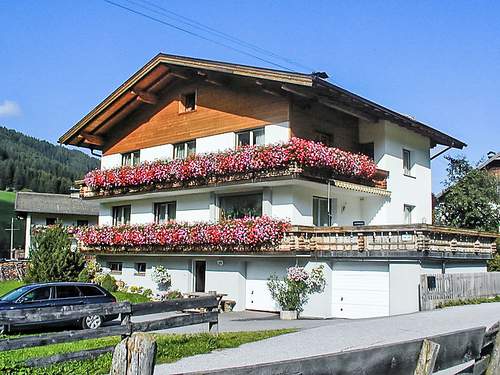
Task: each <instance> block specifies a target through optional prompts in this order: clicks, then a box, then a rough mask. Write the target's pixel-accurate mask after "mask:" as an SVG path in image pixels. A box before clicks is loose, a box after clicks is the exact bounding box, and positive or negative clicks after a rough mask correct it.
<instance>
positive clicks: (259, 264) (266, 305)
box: [246, 259, 287, 311]
mask: <svg viewBox="0 0 500 375" xmlns="http://www.w3.org/2000/svg"><path fill="white" fill-rule="evenodd" d="M286 269H287V265H286V263H285V262H283V261H282V260H281V261H279V260H278V261H275V260H273V259H266V260H256V261H248V262H247V269H246V275H247V277H246V309H247V310H260V311H279V306H278V305H277V304H276V302H274V300H273V299H272V298H271V293H270V292H269V289H268V288H267V280H268V278H269V276H271V275H272V274H273V273H274V274H276V275H278V276H279V277H281V276H283V275H284V274H285V273H286Z"/></svg>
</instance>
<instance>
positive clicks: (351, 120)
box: [290, 103, 359, 152]
mask: <svg viewBox="0 0 500 375" xmlns="http://www.w3.org/2000/svg"><path fill="white" fill-rule="evenodd" d="M290 128H291V131H292V136H294V137H300V138H306V139H312V140H319V136H320V133H323V134H329V135H331V136H333V144H332V146H335V147H338V148H342V149H344V150H347V151H353V152H358V151H359V145H358V142H359V126H358V119H357V118H356V117H353V116H350V115H348V114H345V113H342V112H339V111H335V110H333V109H330V108H326V107H324V106H322V105H320V104H317V103H312V104H310V105H307V106H301V105H298V104H296V103H292V105H291V106H290Z"/></svg>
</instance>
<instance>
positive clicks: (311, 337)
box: [155, 303, 500, 374]
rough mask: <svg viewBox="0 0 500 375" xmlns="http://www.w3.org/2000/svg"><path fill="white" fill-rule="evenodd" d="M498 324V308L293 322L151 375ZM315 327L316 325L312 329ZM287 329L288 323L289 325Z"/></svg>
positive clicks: (247, 326)
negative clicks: (285, 331) (266, 336)
mask: <svg viewBox="0 0 500 375" xmlns="http://www.w3.org/2000/svg"><path fill="white" fill-rule="evenodd" d="M498 320H500V303H486V304H482V305H470V306H460V307H452V308H447V309H442V310H437V311H431V312H420V313H415V314H408V315H399V316H393V317H386V318H373V319H362V320H340V319H339V320H307V321H298V322H296V323H295V324H296V326H297V327H301V330H300V331H299V332H296V333H291V334H287V335H282V336H278V337H273V338H270V339H267V340H263V341H258V342H253V343H249V344H245V345H242V346H240V347H238V348H234V349H227V350H222V351H217V352H213V353H209V354H203V355H197V356H193V357H189V358H184V359H181V360H180V361H177V362H175V363H170V364H163V365H158V366H156V368H155V374H176V373H186V372H194V371H204V370H212V369H220V368H230V367H239V366H246V365H252V364H256V363H267V362H273V361H280V360H287V359H293V358H303V357H309V356H313V355H321V354H328V353H335V352H339V351H344V350H350V349H357V348H364V347H370V346H374V345H380V344H387V343H394V342H398V341H404V340H410V339H416V338H422V337H427V336H433V335H437V334H442V333H446V332H451V331H456V330H460V329H467V328H473V327H479V326H486V327H490V326H491V325H493V324H494V323H495V322H496V321H498ZM279 322H280V321H279V320H277V321H276V322H275V323H276V325H275V326H273V327H271V326H272V324H270V323H266V325H267V324H269V327H268V328H264V329H270V328H281V327H282V326H280V323H279ZM304 322H308V323H304ZM231 324H232V323H231ZM287 324H288V322H287ZM315 324H317V325H319V326H314V325H315ZM292 325H293V323H292V324H291V325H290V326H292ZM308 325H310V326H308ZM235 326H236V324H235ZM254 326H255V327H257V326H260V323H256V324H254V323H253V322H252V321H251V320H250V321H246V322H245V324H243V325H242V328H243V329H244V330H251V329H252V328H253V327H254ZM205 329H206V328H205ZM259 329H261V328H259Z"/></svg>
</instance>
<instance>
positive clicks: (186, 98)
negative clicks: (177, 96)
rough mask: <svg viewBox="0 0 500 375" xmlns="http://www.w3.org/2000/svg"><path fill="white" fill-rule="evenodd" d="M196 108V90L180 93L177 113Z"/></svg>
mask: <svg viewBox="0 0 500 375" xmlns="http://www.w3.org/2000/svg"><path fill="white" fill-rule="evenodd" d="M195 109H196V91H193V92H188V93H186V94H182V95H181V100H180V102H179V113H185V112H192V111H194V110H195Z"/></svg>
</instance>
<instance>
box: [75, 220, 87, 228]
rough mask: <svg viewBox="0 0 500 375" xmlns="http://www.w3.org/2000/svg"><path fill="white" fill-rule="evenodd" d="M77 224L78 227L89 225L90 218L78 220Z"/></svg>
mask: <svg viewBox="0 0 500 375" xmlns="http://www.w3.org/2000/svg"><path fill="white" fill-rule="evenodd" d="M76 226H77V227H88V226H89V221H88V220H77V221H76Z"/></svg>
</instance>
